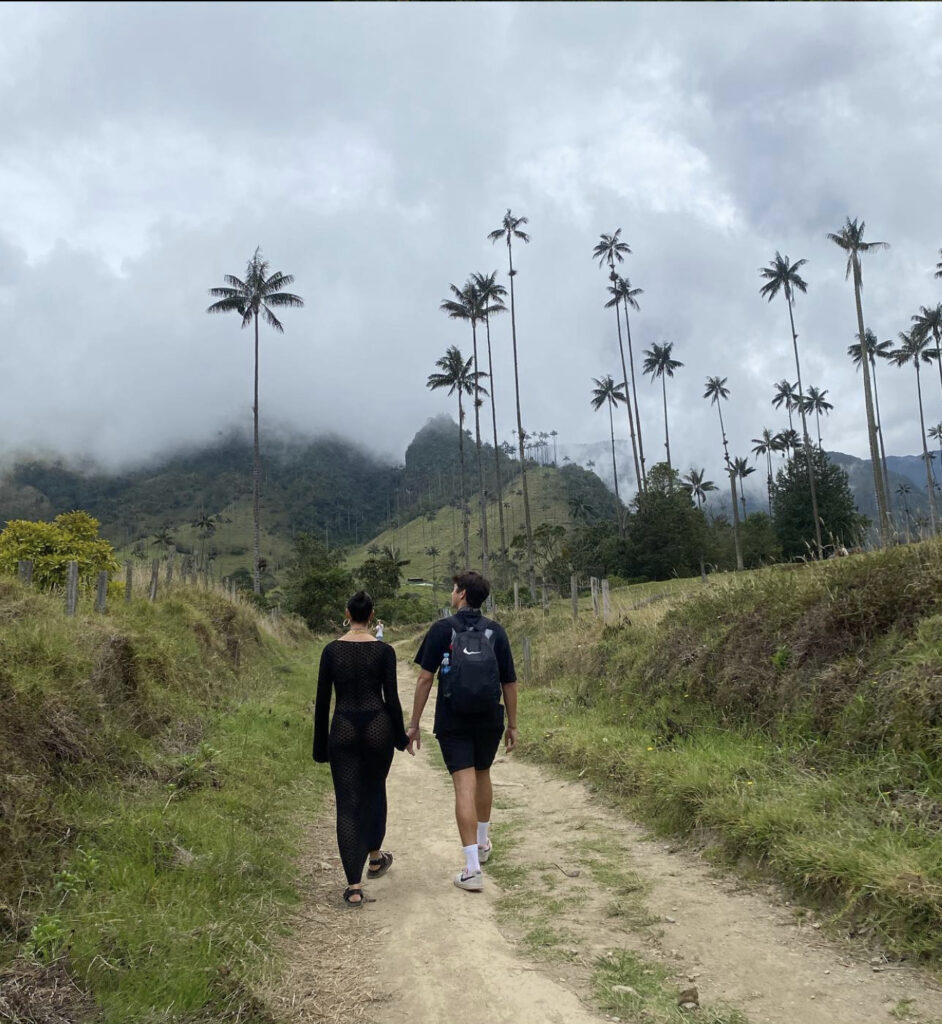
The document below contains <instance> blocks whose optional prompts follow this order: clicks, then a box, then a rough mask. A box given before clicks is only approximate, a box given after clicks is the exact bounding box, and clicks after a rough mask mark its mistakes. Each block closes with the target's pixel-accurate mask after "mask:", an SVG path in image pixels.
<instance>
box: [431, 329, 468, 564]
mask: <svg viewBox="0 0 942 1024" xmlns="http://www.w3.org/2000/svg"><path fill="white" fill-rule="evenodd" d="M472 362H473V360H472V358H471V357H470V356H469V357H468V358H467V359H465V357H464V356H463V355H462V354H461V350H460V349H459V348H458V347H457V346H455V345H451V346H449V348H448V350H447V351H446V352H445V354H444V355H443V356H442V357H441V359H439V360H437V361H436V363H435V365H436V366H437V367H438V368H439V370H440V371H441V372H440V373H430V374H429V377H428V380H427V381H426V382H425V384H426V387H428V388H430V389H431V390H432V391H437V390H438V389H439V388H448V394H449V395H454V394H457V395H458V446H459V447H458V451H459V465H460V467H461V476H460V481H461V483H460V491H459V495H458V500H459V502H460V505H461V528H462V535H463V538H464V561H465V565H466V566H469V565H470V564H471V540H470V535H469V529H470V524H469V522H468V520H469V518H470V515H469V510H468V502H467V499H466V497H465V486H464V401H463V399H464V396H465V395H473V394H474V392H475V388H476V387H478V388H479V389H480V384H479V380H478V375H476V374H475V373H474V371H473V370H472V369H471V363H472ZM479 373H480V371H479Z"/></svg>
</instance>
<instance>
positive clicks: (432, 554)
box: [425, 544, 441, 593]
mask: <svg viewBox="0 0 942 1024" xmlns="http://www.w3.org/2000/svg"><path fill="white" fill-rule="evenodd" d="M425 553H426V554H427V555H428V556H429V558H431V560H432V592H433V593H434V592H435V590H436V589H437V588H438V573H437V572H436V570H435V560H436V559H437V558H438V556H439V555H440V554H441V551H439V549H438V548H437V547H435V545H434V544H430V545H429V546H428V547H427V548H426V549H425Z"/></svg>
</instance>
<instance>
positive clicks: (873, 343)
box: [847, 327, 893, 369]
mask: <svg viewBox="0 0 942 1024" xmlns="http://www.w3.org/2000/svg"><path fill="white" fill-rule="evenodd" d="M864 338H865V340H864V345H863V347H864V349H865V350H866V352H867V356H868V357H869V359H870V365H871V366H873V365H875V363H876V360H877V358H878V357H879V358H880V359H889V358H890V355H891V353H892V349H893V342H892V341H890V340H889V339H887V340H886V341H877V336H876V335H875V334H874V333H873V331H871V330H870V328H869V327H868V328H867V329H866V330H865V331H864ZM857 339H858V340H857V341H855V342H854V344H853V345H848V346H847V354H848V355H849V356H850V357H851V359H853V361H854V366H856V367H857V368H858V369H860V348H861V346H860V336H859V335H857Z"/></svg>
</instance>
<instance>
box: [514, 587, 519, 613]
mask: <svg viewBox="0 0 942 1024" xmlns="http://www.w3.org/2000/svg"><path fill="white" fill-rule="evenodd" d="M514 611H515V612H519V611H520V584H519V582H518V581H517V580H514Z"/></svg>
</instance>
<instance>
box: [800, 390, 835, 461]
mask: <svg viewBox="0 0 942 1024" xmlns="http://www.w3.org/2000/svg"><path fill="white" fill-rule="evenodd" d="M827 396H828V390H827V388H825V389H824V390H823V391H822V390H821V388H816V387H815V386H814V385H813V384H812V385H810V386H809V388H808V390H807V392H806V393H805V396H804V397H803V398H802V399H800V402H801V407H802V409H803V411H804V412H806V413H807V414H808V415H809V416H810V415H811V414H812V413H814V418H815V423H816V424H817V430H818V447H819V448H821V447H823V445H822V444H821V413H824V415H825V416H827V415H828V413H829V412H830V411H831V410H832V409H833V408H834V406H833V405H832V404H831V403H830V402H829V401H828V399H827Z"/></svg>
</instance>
